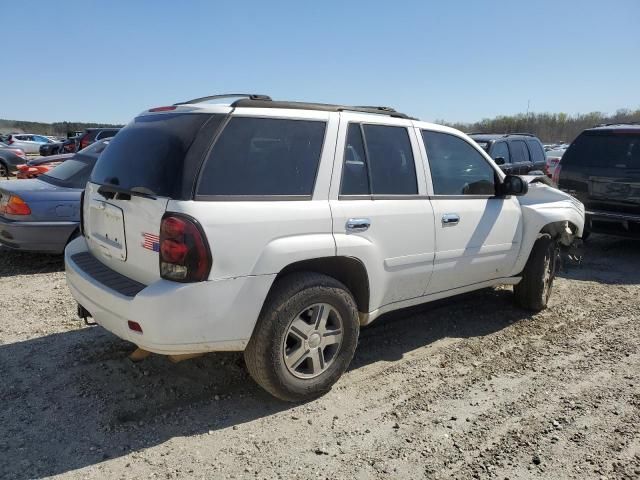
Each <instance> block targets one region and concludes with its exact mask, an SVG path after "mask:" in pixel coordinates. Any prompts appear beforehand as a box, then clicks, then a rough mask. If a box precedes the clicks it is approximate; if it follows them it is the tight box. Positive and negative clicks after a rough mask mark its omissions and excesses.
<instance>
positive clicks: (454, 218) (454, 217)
mask: <svg viewBox="0 0 640 480" xmlns="http://www.w3.org/2000/svg"><path fill="white" fill-rule="evenodd" d="M458 222H460V215H458V214H457V213H445V214H444V215H442V224H443V225H457V224H458Z"/></svg>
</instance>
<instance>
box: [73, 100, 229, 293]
mask: <svg viewBox="0 0 640 480" xmlns="http://www.w3.org/2000/svg"><path fill="white" fill-rule="evenodd" d="M222 117H223V116H222V115H218V114H211V113H194V112H179V111H178V112H168V113H151V114H147V115H141V116H139V117H137V118H136V119H134V120H133V121H132V122H131V123H130V124H129V125H127V126H126V127H125V128H123V129H122V130H121V131H120V132H119V133H118V134H117V135H116V136H115V137H114V138H113V140H111V142H110V144H109V148H107V149H106V150H105V152H104V153H103V154H102V155H101V156H100V159H99V160H98V162H97V164H96V167H95V169H94V170H93V173H92V176H91V180H90V182H89V183H88V184H87V189H86V191H85V198H84V204H83V214H84V232H85V237H86V239H87V243H88V246H89V249H90V251H91V252H92V254H93V255H94V256H95V257H96V258H97V259H98V260H100V261H101V262H102V263H104V264H105V265H107V266H108V267H109V268H111V269H112V270H115V271H117V272H119V273H121V274H122V275H125V276H127V277H129V278H131V279H133V280H136V281H138V282H141V283H144V284H147V285H148V284H150V283H152V282H154V281H155V280H157V279H159V278H160V269H159V257H158V252H159V234H160V223H161V220H162V215H163V214H164V212H165V211H166V208H167V203H168V201H169V200H170V199H174V200H189V199H190V198H191V194H192V192H191V190H192V187H189V186H190V185H191V186H192V185H193V182H194V180H195V175H196V174H197V171H198V168H199V163H198V162H199V160H200V159H201V157H202V155H201V154H202V153H203V152H204V151H205V149H206V145H208V143H209V142H210V140H211V135H206V134H205V135H204V136H205V137H206V138H205V139H204V140H203V141H200V140H199V141H197V142H196V141H194V140H195V139H196V137H197V136H198V134H199V133H201V132H207V131H209V129H210V128H213V127H214V126H215V125H212V123H213V124H219V123H220V122H221V121H222ZM209 133H210V132H209ZM196 146H197V148H196ZM196 149H197V150H198V151H197V152H194V150H196ZM192 152H193V154H192Z"/></svg>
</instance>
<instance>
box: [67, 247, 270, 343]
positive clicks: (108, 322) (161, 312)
mask: <svg viewBox="0 0 640 480" xmlns="http://www.w3.org/2000/svg"><path fill="white" fill-rule="evenodd" d="M86 251H87V245H86V242H85V240H84V238H82V237H81V238H78V239H76V240H74V241H73V242H71V243H70V244H69V245H68V246H67V248H66V250H65V269H66V273H67V284H68V286H69V289H70V290H71V294H72V295H73V297H74V298H75V299H76V301H77V302H78V303H79V304H80V305H82V306H83V307H84V308H85V309H86V310H88V311H89V312H90V313H91V316H92V317H93V319H94V320H95V321H96V323H98V324H99V325H101V326H102V327H104V328H106V329H107V330H109V331H110V332H112V333H113V334H115V335H117V336H118V337H120V338H123V339H125V340H128V341H130V342H132V343H135V344H136V345H137V346H138V347H140V348H143V349H145V350H148V351H150V352H155V353H160V354H166V355H169V354H186V353H201V352H212V351H240V350H244V348H245V347H246V345H247V342H248V341H249V339H250V338H251V334H252V333H253V327H254V326H255V323H256V321H257V319H258V315H259V313H260V309H261V308H262V303H263V301H264V299H265V297H266V295H267V292H268V291H269V288H270V287H271V284H272V282H273V280H274V278H275V275H260V276H247V277H239V278H231V279H224V280H214V281H205V282H199V283H186V284H185V283H176V282H171V281H168V280H162V279H161V280H158V281H156V282H154V283H152V284H151V285H147V286H146V287H145V288H144V289H142V290H141V291H140V292H139V293H138V294H137V295H135V296H133V297H127V296H125V295H122V294H120V293H118V292H117V291H115V290H112V289H111V288H109V287H107V286H105V285H104V284H102V283H100V282H99V281H98V280H96V279H95V278H92V277H91V276H90V275H89V274H87V273H86V272H85V271H84V270H82V269H81V268H80V267H79V266H78V265H77V264H76V263H75V262H74V260H73V259H72V258H71V257H72V256H73V255H75V254H77V253H81V252H86ZM128 321H134V322H137V323H138V324H139V325H140V326H141V327H142V333H138V332H136V331H133V330H130V329H129V326H128Z"/></svg>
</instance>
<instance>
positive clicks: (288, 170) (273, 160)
mask: <svg viewBox="0 0 640 480" xmlns="http://www.w3.org/2000/svg"><path fill="white" fill-rule="evenodd" d="M325 129H326V123H325V122H322V121H312V120H290V119H278V118H254V117H233V118H231V120H230V121H229V123H228V124H227V125H226V126H225V128H224V130H223V132H222V133H221V134H220V137H219V138H218V140H217V141H216V143H215V145H214V146H213V148H212V149H211V152H210V154H209V155H208V157H207V159H206V161H205V165H204V168H203V171H202V175H201V178H200V182H199V184H198V190H197V194H198V195H201V196H217V197H225V196H231V197H236V196H245V197H252V196H304V197H309V198H310V197H311V195H312V193H313V187H314V185H315V179H316V173H317V171H318V165H319V163H320V154H321V152H322V144H323V141H324V133H325ZM119 136H120V135H118V137H119ZM118 137H116V138H118Z"/></svg>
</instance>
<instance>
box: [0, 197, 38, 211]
mask: <svg viewBox="0 0 640 480" xmlns="http://www.w3.org/2000/svg"><path fill="white" fill-rule="evenodd" d="M0 213H6V214H7V215H31V208H29V205H27V202H25V201H24V200H22V199H21V198H20V197H18V196H17V195H9V198H8V199H7V200H5V201H4V202H2V203H0Z"/></svg>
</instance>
